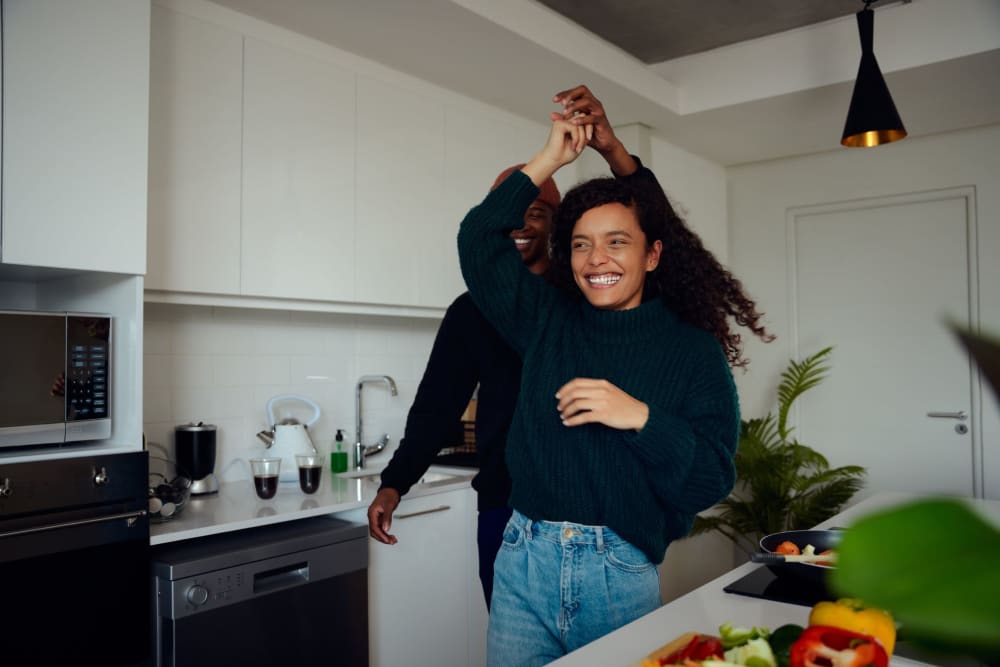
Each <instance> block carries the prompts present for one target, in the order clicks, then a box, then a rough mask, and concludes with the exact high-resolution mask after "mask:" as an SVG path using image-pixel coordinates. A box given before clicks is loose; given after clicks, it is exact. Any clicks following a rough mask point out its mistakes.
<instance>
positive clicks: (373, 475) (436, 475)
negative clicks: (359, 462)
mask: <svg viewBox="0 0 1000 667" xmlns="http://www.w3.org/2000/svg"><path fill="white" fill-rule="evenodd" d="M463 476H464V475H460V474H454V473H447V472H437V471H434V470H428V471H427V472H425V473H424V474H423V476H422V477H421V478H420V479H418V480H417V482H416V483H417V484H434V483H435V482H449V481H452V480H455V479H460V478H461V477H463ZM338 477H343V478H345V479H358V480H361V481H362V482H370V483H374V484H379V483H380V482H381V477H382V473H381V472H371V471H368V470H352V471H350V472H342V473H340V474H339V475H338Z"/></svg>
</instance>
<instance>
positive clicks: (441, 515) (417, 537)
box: [339, 488, 485, 667]
mask: <svg viewBox="0 0 1000 667" xmlns="http://www.w3.org/2000/svg"><path fill="white" fill-rule="evenodd" d="M475 513H476V496H475V491H473V490H472V489H471V488H464V489H458V490H455V491H447V492H444V493H439V494H436V495H431V496H422V497H419V498H406V497H404V498H403V501H402V502H401V503H400V504H399V507H398V508H397V509H396V512H395V514H394V515H393V521H392V529H391V531H390V532H391V533H392V534H393V535H395V536H396V537H397V538H398V539H399V542H398V543H397V544H394V545H391V546H390V545H386V544H382V543H381V542H376V541H375V540H370V541H369V564H368V605H369V606H368V627H369V638H370V641H371V658H370V664H371V665H373V666H379V665H434V666H435V667H451V666H454V667H467V666H469V665H480V664H484V663H485V655H484V654H483V653H482V651H483V648H482V647H483V646H485V637H480V636H479V635H480V634H481V633H483V632H484V631H485V625H484V623H483V622H482V619H483V617H484V616H485V605H484V604H483V601H482V592H481V590H480V589H479V580H478V572H477V567H476V564H475V562H476V561H475V558H474V556H475V552H476V533H475ZM339 516H340V517H341V518H344V519H347V520H349V521H356V522H358V523H367V521H368V520H367V508H365V509H359V510H354V511H352V512H347V513H344V514H341V515H339ZM471 633H475V636H472V634H471Z"/></svg>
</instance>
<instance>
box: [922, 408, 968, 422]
mask: <svg viewBox="0 0 1000 667" xmlns="http://www.w3.org/2000/svg"><path fill="white" fill-rule="evenodd" d="M927 416H928V417H933V418H935V419H957V420H958V421H963V422H964V421H965V420H966V419H968V417H967V416H966V414H965V410H959V411H958V412H928V413H927Z"/></svg>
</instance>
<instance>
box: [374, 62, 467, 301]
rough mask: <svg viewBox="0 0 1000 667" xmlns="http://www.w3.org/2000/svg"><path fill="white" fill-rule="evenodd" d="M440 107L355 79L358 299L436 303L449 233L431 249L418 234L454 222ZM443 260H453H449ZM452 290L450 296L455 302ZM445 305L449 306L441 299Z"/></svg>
mask: <svg viewBox="0 0 1000 667" xmlns="http://www.w3.org/2000/svg"><path fill="white" fill-rule="evenodd" d="M443 179H444V104H443V103H442V102H440V101H438V100H435V99H433V98H431V97H428V96H423V95H418V94H416V93H414V92H412V91H410V90H407V89H404V88H402V87H400V86H397V85H393V84H390V83H387V82H384V81H381V80H379V79H375V78H364V77H360V76H359V77H358V156H357V197H358V198H357V220H358V224H357V251H356V253H355V255H356V261H357V264H356V267H357V269H356V271H357V299H358V301H362V302H367V303H386V304H398V305H411V306H412V305H416V306H423V305H433V306H441V305H442V304H441V303H440V302H441V299H440V298H438V297H437V295H429V294H428V293H427V290H426V287H425V283H427V282H428V276H430V275H432V274H433V273H434V272H437V271H439V270H440V268H439V266H438V260H439V258H440V257H441V256H442V255H444V256H447V257H448V258H449V260H450V259H451V256H453V255H454V254H455V252H456V250H455V242H454V236H452V241H451V243H449V244H447V245H445V246H444V247H437V248H433V249H430V252H428V248H427V247H426V245H425V244H424V243H422V239H423V238H425V237H426V236H427V235H428V234H431V235H433V236H437V235H436V233H435V230H436V229H437V228H439V227H440V226H441V225H448V226H450V227H452V228H454V229H455V230H457V221H455V220H449V219H447V216H445V215H444V213H443V210H442V202H443V201H444V180H443ZM446 265H453V262H451V261H449V262H447V264H446ZM455 296H457V293H456V294H452V295H451V298H450V299H448V301H449V302H450V300H451V299H454V298H455ZM443 305H447V302H446V303H444V304H443Z"/></svg>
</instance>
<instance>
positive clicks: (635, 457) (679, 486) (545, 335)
mask: <svg viewBox="0 0 1000 667" xmlns="http://www.w3.org/2000/svg"><path fill="white" fill-rule="evenodd" d="M641 169H645V168H644V167H643V168H641ZM647 174H648V177H649V178H650V179H651V180H653V181H655V177H653V176H652V174H651V173H648V172H647ZM631 178H634V176H633V177H631ZM538 193H539V190H538V188H537V187H536V186H535V185H534V183H532V182H531V179H529V178H528V177H527V176H526V175H525V174H524V173H523V172H521V171H515V172H514V173H513V174H511V176H510V177H508V178H507V180H506V181H504V182H503V183H502V184H501V185H500V186H499V187H497V188H496V189H495V190H493V191H492V192H491V193H490V194H489V195H488V196H487V197H486V199H485V200H484V201H483V202H482V203H481V204H480V205H479V206H477V207H475V208H473V209H472V210H471V211H470V212H469V213H468V215H467V216H466V217H465V220H464V221H463V222H462V226H461V229H460V231H459V235H458V249H459V258H460V260H461V266H462V274H463V275H464V277H465V281H466V284H467V286H468V288H469V292H470V293H471V294H472V298H473V299H474V300H475V302H476V304H477V305H478V306H479V309H480V310H481V311H482V312H483V314H484V315H485V316H486V317H487V319H489V320H490V322H491V323H492V324H493V325H494V326H495V327H496V329H497V330H498V331H499V332H500V334H501V335H502V336H503V337H504V338H505V339H506V340H507V341H508V342H509V343H510V344H511V347H513V348H514V350H515V351H517V352H518V354H520V355H521V357H522V359H523V360H524V366H523V372H522V378H521V390H520V395H519V397H518V402H517V409H516V411H515V413H514V419H513V422H512V423H511V427H510V432H509V434H508V440H507V466H508V468H509V470H510V474H511V479H512V482H513V486H512V491H511V498H510V504H511V505H512V506H513V507H514V508H515V509H516V510H518V511H519V512H521V513H522V514H524V515H526V516H528V517H530V518H532V519H535V520H548V521H571V522H574V523H582V524H588V525H604V526H608V527H610V528H611V529H612V530H614V531H615V532H617V533H618V534H619V535H621V536H622V537H623V538H625V539H626V540H628V541H629V542H631V543H632V544H634V545H635V546H637V547H639V548H640V549H642V551H643V552H644V553H645V554H646V555H647V556H648V557H649V559H650V560H651V561H652V562H654V563H659V562H661V561H662V560H663V556H664V552H665V551H666V548H667V545H668V544H669V543H670V542H671V541H672V540H674V539H677V538H679V537H682V536H684V535H686V534H687V532H688V531H689V530H690V527H691V522H692V521H693V519H694V515H695V513H697V512H699V511H701V510H703V509H706V508H708V507H711V506H712V505H713V504H714V503H716V502H717V501H718V500H720V499H721V498H723V497H724V496H726V494H728V493H729V491H730V490H731V489H732V487H733V483H734V478H735V471H734V468H733V455H734V453H735V451H736V442H737V436H738V430H739V408H738V406H737V398H736V391H735V387H734V384H733V379H732V374H731V373H730V370H729V365H728V364H727V362H726V358H725V355H724V354H723V351H722V348H721V346H720V345H719V343H718V342H717V341H716V340H715V338H714V337H713V336H712V335H711V334H709V333H708V332H706V331H703V330H701V329H697V328H695V327H692V326H689V325H687V324H685V323H682V322H680V321H679V320H678V319H677V318H676V316H675V315H674V314H673V313H672V312H670V311H669V310H668V309H667V308H666V306H664V304H663V303H662V301H661V300H659V299H655V300H652V301H649V302H647V303H644V304H643V305H642V306H640V307H638V308H634V309H631V310H625V311H610V310H599V309H596V308H594V307H592V306H591V305H590V304H589V303H587V302H586V301H583V300H580V301H576V300H573V299H571V298H569V297H567V296H566V295H565V294H563V293H562V292H560V291H559V290H558V289H556V288H554V287H552V286H550V285H549V284H548V283H546V282H545V281H544V280H543V279H542V278H540V277H539V276H536V275H534V274H532V273H531V272H529V271H528V270H527V269H526V268H525V267H524V264H523V263H522V262H521V257H520V254H519V253H518V252H517V250H516V249H515V248H514V244H513V243H511V242H510V239H509V237H508V236H507V234H508V232H510V230H512V229H515V228H520V227H521V226H522V224H523V222H522V221H523V219H524V212H525V210H527V208H528V205H529V204H530V203H531V202H532V201H534V199H535V198H536V197H537V196H538ZM664 261H670V254H669V250H667V251H665V253H664ZM578 377H586V378H603V379H606V380H608V381H610V382H611V383H613V384H614V385H616V386H617V387H619V388H621V389H622V390H624V391H625V392H627V393H629V394H630V395H632V396H633V397H635V398H637V399H639V400H641V401H643V402H645V403H647V404H648V405H649V420H648V421H647V422H646V425H645V426H644V427H643V429H642V430H641V431H638V432H636V431H633V430H618V429H614V428H610V427H608V426H605V425H603V424H585V425H582V426H573V427H567V426H564V425H563V424H562V422H561V420H560V417H559V413H558V411H557V410H556V404H557V401H556V398H555V393H556V391H557V390H558V389H559V387H561V386H562V385H563V384H565V383H566V382H568V381H570V380H572V379H573V378H578Z"/></svg>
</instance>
